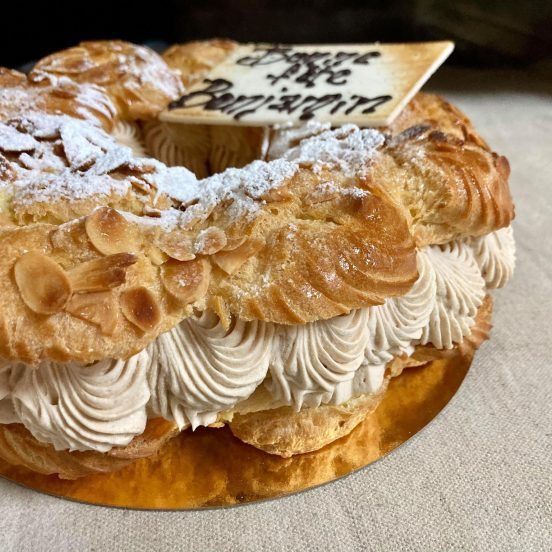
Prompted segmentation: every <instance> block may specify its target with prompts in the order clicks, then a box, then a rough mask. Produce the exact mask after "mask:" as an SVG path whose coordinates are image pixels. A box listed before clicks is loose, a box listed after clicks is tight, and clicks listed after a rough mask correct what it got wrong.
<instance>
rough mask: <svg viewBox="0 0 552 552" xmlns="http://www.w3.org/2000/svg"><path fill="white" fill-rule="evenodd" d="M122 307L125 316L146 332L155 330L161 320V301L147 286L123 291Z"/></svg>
mask: <svg viewBox="0 0 552 552" xmlns="http://www.w3.org/2000/svg"><path fill="white" fill-rule="evenodd" d="M121 309H122V311H123V314H124V316H125V318H126V319H127V320H128V321H129V322H131V323H132V324H134V325H135V326H136V327H138V328H140V329H141V330H142V331H144V332H150V331H152V330H154V329H155V328H156V327H157V326H158V325H159V322H160V321H161V307H160V306H159V302H158V301H157V299H156V298H155V295H153V293H152V292H151V291H150V290H149V289H147V288H145V287H136V288H132V289H129V290H127V291H125V292H123V293H122V294H121Z"/></svg>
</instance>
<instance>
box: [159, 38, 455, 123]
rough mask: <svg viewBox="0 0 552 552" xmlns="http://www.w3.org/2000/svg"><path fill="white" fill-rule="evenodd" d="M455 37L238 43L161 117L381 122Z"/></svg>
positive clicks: (391, 116) (421, 81) (438, 62)
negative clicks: (386, 41) (407, 41)
mask: <svg viewBox="0 0 552 552" xmlns="http://www.w3.org/2000/svg"><path fill="white" fill-rule="evenodd" d="M453 48H454V45H453V44H452V42H420V43H410V44H354V45H351V44H347V45H326V46H324V45H309V46H281V45H267V44H245V45H240V46H238V47H237V48H236V49H235V50H234V51H233V52H232V54H231V55H230V56H229V57H228V58H227V59H226V60H225V61H224V62H222V63H221V64H220V65H218V66H216V67H215V68H214V69H213V70H212V71H211V72H210V73H209V74H208V75H207V77H206V78H205V79H204V80H203V81H202V82H200V83H198V84H196V85H194V86H193V87H192V88H190V89H189V90H188V91H187V93H186V94H185V95H184V96H182V97H181V98H179V99H178V100H176V101H174V102H172V103H171V104H170V105H169V106H168V108H167V109H166V110H165V111H164V112H163V113H162V114H161V119H162V120H165V121H170V122H182V123H188V124H189V123H198V124H218V125H221V124H231V125H247V126H264V125H271V124H287V123H290V122H301V121H309V120H311V119H316V120H318V121H321V122H330V123H331V124H332V125H341V124H345V123H356V124H359V125H362V126H384V125H388V124H390V123H391V122H392V120H393V119H394V118H395V117H396V116H397V115H398V114H399V113H400V111H401V110H402V109H403V107H404V106H405V105H406V104H407V103H408V101H409V100H410V99H411V98H412V96H413V95H414V94H415V93H416V92H417V91H418V90H419V89H420V88H421V87H422V86H423V84H424V83H425V82H426V81H427V79H428V78H429V77H430V76H431V75H432V73H433V72H434V71H435V70H436V69H437V68H438V67H439V66H440V65H441V63H443V61H444V60H445V59H446V58H447V57H448V56H449V55H450V53H451V52H452V50H453Z"/></svg>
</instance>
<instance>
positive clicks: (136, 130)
mask: <svg viewBox="0 0 552 552" xmlns="http://www.w3.org/2000/svg"><path fill="white" fill-rule="evenodd" d="M111 135H112V136H113V138H114V139H115V141H116V142H117V143H118V144H121V145H122V146H127V147H129V148H130V149H131V150H132V153H133V154H134V155H135V156H136V157H146V156H147V152H146V147H145V145H144V141H143V139H142V131H141V130H140V127H139V126H138V124H137V123H129V122H126V121H119V122H117V123H116V124H115V126H114V127H113V130H112V131H111Z"/></svg>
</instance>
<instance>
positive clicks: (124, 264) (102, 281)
mask: <svg viewBox="0 0 552 552" xmlns="http://www.w3.org/2000/svg"><path fill="white" fill-rule="evenodd" d="M137 260H138V258H137V257H136V255H133V254H132V253H117V254H115V255H109V256H107V257H102V258H100V259H94V260H93V261H88V262H86V263H82V264H80V265H77V266H76V267H75V268H73V269H71V270H69V271H68V276H69V279H70V280H71V284H72V286H73V291H74V292H76V293H78V292H92V291H105V290H107V289H112V288H115V287H117V286H120V285H121V284H124V282H125V280H126V271H127V268H128V267H129V266H130V265H133V264H134V263H135V262H136V261H137Z"/></svg>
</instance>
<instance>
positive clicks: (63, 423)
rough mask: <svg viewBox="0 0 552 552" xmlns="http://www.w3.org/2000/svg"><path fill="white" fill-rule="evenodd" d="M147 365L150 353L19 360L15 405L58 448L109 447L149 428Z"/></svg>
mask: <svg viewBox="0 0 552 552" xmlns="http://www.w3.org/2000/svg"><path fill="white" fill-rule="evenodd" d="M147 365H148V357H147V354H145V353H139V354H138V355H135V356H133V357H132V358H130V359H129V360H127V361H122V360H105V361H102V362H98V363H96V364H92V365H87V366H82V365H79V364H75V363H70V364H54V363H49V362H45V363H42V364H41V365H39V366H38V368H32V367H29V366H26V365H23V364H14V365H12V367H11V370H12V373H11V378H12V390H11V398H12V404H13V408H14V411H15V412H16V414H17V418H18V420H19V421H21V423H23V424H24V425H25V427H26V428H27V429H28V430H29V431H30V432H31V433H32V434H33V435H34V437H35V438H36V439H38V440H39V441H43V442H47V443H51V444H52V445H53V446H54V448H55V449H56V450H66V449H69V450H96V451H99V452H106V451H108V450H110V449H111V448H113V447H114V446H119V445H121V446H122V445H127V444H128V443H130V441H131V440H132V439H133V438H134V437H135V436H136V435H140V434H141V433H143V431H144V429H145V427H146V422H147V415H146V408H145V407H146V403H147V402H148V399H149V396H150V394H149V390H148V386H147V380H146V368H147Z"/></svg>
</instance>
